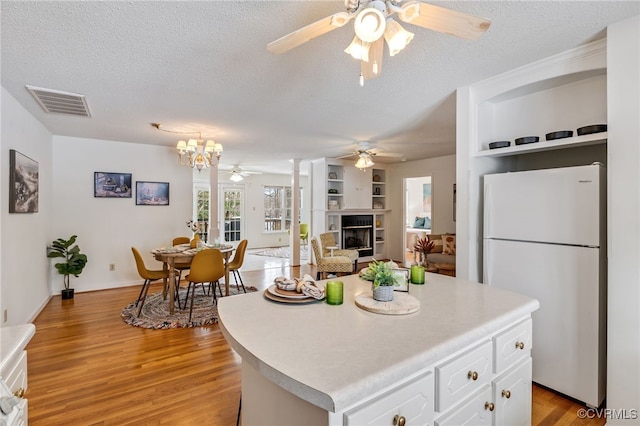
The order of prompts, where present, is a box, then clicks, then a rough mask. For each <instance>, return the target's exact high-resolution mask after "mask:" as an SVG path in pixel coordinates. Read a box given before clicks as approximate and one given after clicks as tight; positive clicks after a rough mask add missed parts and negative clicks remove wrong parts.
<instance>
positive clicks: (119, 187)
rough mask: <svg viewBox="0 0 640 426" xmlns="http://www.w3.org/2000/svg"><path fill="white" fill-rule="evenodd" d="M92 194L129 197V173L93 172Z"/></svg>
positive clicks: (106, 196) (96, 195)
mask: <svg viewBox="0 0 640 426" xmlns="http://www.w3.org/2000/svg"><path fill="white" fill-rule="evenodd" d="M93 196H94V197H97V198H131V173H107V172H94V173H93Z"/></svg>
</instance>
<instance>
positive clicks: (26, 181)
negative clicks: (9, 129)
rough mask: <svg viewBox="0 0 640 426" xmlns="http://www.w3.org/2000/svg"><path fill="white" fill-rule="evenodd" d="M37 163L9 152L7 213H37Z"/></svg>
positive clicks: (11, 150)
mask: <svg viewBox="0 0 640 426" xmlns="http://www.w3.org/2000/svg"><path fill="white" fill-rule="evenodd" d="M38 179H39V176H38V162H37V161H34V160H32V159H31V158H29V157H27V156H26V155H24V154H21V153H19V152H18V151H16V150H14V149H10V150H9V213H36V212H37V211H38Z"/></svg>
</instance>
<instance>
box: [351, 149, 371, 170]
mask: <svg viewBox="0 0 640 426" xmlns="http://www.w3.org/2000/svg"><path fill="white" fill-rule="evenodd" d="M374 164H375V163H374V162H373V160H372V159H371V154H369V153H368V152H366V151H364V152H361V153H360V154H359V155H358V161H356V167H357V168H359V169H360V170H363V171H364V169H366V168H369V167H373V165H374Z"/></svg>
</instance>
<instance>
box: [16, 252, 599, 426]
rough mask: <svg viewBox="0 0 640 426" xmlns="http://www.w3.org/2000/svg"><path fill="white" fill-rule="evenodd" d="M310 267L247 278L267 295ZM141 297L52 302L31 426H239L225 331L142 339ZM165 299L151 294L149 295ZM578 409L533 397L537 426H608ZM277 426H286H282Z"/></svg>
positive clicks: (86, 296)
mask: <svg viewBox="0 0 640 426" xmlns="http://www.w3.org/2000/svg"><path fill="white" fill-rule="evenodd" d="M304 273H310V274H311V275H312V276H315V271H314V270H312V269H311V267H310V266H309V265H303V266H301V267H294V268H290V267H288V266H283V267H275V268H269V269H264V270H259V271H245V272H242V276H243V278H244V280H245V284H249V285H255V286H256V287H258V288H259V289H265V288H267V286H268V285H269V284H270V283H272V282H273V278H275V277H276V276H279V275H286V276H301V275H302V274H304ZM139 289H140V287H138V286H136V287H127V288H122V289H112V290H104V291H95V292H90V293H76V295H75V299H73V300H70V301H62V300H61V299H60V297H59V296H55V297H53V298H52V299H51V301H50V302H49V303H48V304H47V306H46V307H45V308H44V309H43V311H42V312H41V313H40V315H39V316H38V318H37V319H36V320H35V325H36V334H35V336H34V338H33V339H32V341H31V342H30V343H29V345H28V346H27V351H28V366H29V367H28V368H29V384H28V385H29V387H28V390H27V393H26V395H25V396H26V397H27V398H28V399H29V423H30V424H31V425H36V426H37V425H47V426H48V425H129V424H135V425H199V426H207V425H235V422H236V415H237V412H238V402H239V399H240V369H239V366H240V358H239V357H238V355H237V354H235V352H233V351H232V350H231V349H230V348H229V346H228V345H227V343H226V342H225V340H224V337H223V336H222V334H221V332H220V329H219V326H218V325H212V326H209V327H202V328H192V329H170V330H146V329H141V328H136V327H132V326H129V325H127V324H125V323H124V322H123V321H122V320H121V319H120V311H121V309H122V308H123V307H124V306H125V305H127V303H129V302H130V301H132V300H135V299H136V298H137V296H138V291H139ZM156 291H161V287H160V285H154V286H152V288H151V292H156ZM579 408H581V406H580V405H578V404H576V403H574V402H572V401H570V400H568V399H565V398H562V397H560V396H558V395H556V394H554V393H552V392H549V391H547V390H545V389H542V388H539V387H537V386H534V388H533V415H532V424H533V425H602V424H604V421H598V420H596V421H593V420H591V421H589V420H581V419H578V418H577V415H576V413H577V410H578V409H579ZM278 426H280V425H278Z"/></svg>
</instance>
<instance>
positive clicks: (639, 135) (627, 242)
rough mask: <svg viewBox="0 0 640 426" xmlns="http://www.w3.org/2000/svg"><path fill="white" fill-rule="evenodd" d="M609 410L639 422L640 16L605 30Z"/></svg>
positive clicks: (613, 421) (618, 421) (610, 421)
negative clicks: (630, 413)
mask: <svg viewBox="0 0 640 426" xmlns="http://www.w3.org/2000/svg"><path fill="white" fill-rule="evenodd" d="M607 86H608V99H607V106H608V114H609V117H608V124H609V127H608V131H609V141H608V156H609V158H608V169H607V170H608V189H607V191H608V246H609V249H608V257H609V280H608V281H609V292H608V303H609V307H608V315H609V316H608V336H607V338H608V346H607V356H608V360H607V364H608V367H607V408H612V409H618V410H623V409H626V410H632V409H635V410H636V418H635V419H632V418H628V419H626V420H624V419H616V418H612V419H608V420H607V424H608V425H618V424H640V418H638V416H640V309H638V307H639V306H640V122H639V121H638V117H640V16H636V17H634V18H631V19H627V20H625V21H622V22H620V23H617V24H615V25H611V26H610V27H608V29H607Z"/></svg>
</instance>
